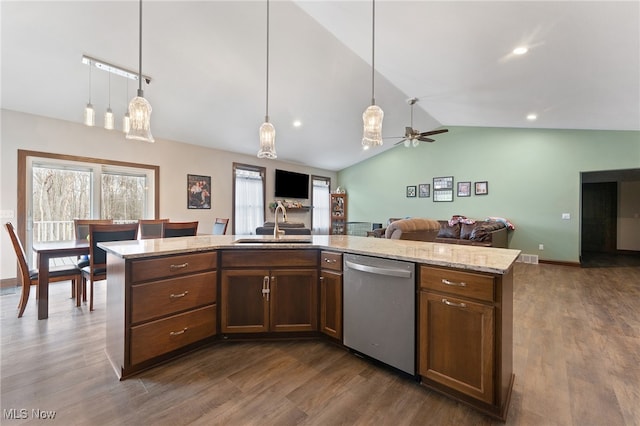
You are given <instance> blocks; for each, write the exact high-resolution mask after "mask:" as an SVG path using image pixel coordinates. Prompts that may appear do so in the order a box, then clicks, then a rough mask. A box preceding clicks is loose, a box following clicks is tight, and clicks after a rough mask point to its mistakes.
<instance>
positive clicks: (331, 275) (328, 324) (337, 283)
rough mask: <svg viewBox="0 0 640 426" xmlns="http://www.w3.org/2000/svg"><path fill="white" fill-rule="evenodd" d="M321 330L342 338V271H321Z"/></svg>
mask: <svg viewBox="0 0 640 426" xmlns="http://www.w3.org/2000/svg"><path fill="white" fill-rule="evenodd" d="M320 331H322V332H323V333H324V334H327V335H329V336H331V337H334V338H336V339H342V273H341V272H333V271H322V272H321V273H320Z"/></svg>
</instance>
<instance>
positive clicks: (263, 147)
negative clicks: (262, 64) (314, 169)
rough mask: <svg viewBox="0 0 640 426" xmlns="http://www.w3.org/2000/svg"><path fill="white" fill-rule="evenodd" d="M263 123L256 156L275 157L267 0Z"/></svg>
mask: <svg viewBox="0 0 640 426" xmlns="http://www.w3.org/2000/svg"><path fill="white" fill-rule="evenodd" d="M266 99H267V101H266V108H265V110H266V112H265V116H264V123H262V126H260V151H258V158H268V159H271V160H273V159H275V158H277V157H278V155H277V154H276V129H275V127H273V124H271V123H269V0H267V96H266Z"/></svg>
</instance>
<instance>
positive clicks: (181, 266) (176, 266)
mask: <svg viewBox="0 0 640 426" xmlns="http://www.w3.org/2000/svg"><path fill="white" fill-rule="evenodd" d="M187 266H189V262H184V263H182V264H180V265H171V266H169V270H171V271H178V270H180V269H184V268H186V267H187Z"/></svg>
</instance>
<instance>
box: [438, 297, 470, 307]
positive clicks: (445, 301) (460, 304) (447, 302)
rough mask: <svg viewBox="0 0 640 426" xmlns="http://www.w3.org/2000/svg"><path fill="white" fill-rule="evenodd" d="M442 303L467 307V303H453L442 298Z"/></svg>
mask: <svg viewBox="0 0 640 426" xmlns="http://www.w3.org/2000/svg"><path fill="white" fill-rule="evenodd" d="M442 303H444V304H445V305H449V306H455V307H456V308H466V307H467V304H466V303H453V302H449V301H448V300H447V299H442Z"/></svg>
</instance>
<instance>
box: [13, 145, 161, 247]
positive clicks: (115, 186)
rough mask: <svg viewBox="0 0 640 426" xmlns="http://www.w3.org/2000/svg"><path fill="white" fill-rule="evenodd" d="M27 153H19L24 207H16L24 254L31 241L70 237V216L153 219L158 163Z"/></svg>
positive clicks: (57, 239)
mask: <svg viewBox="0 0 640 426" xmlns="http://www.w3.org/2000/svg"><path fill="white" fill-rule="evenodd" d="M28 154H29V153H28V152H27V155H21V156H19V157H20V158H19V166H20V168H24V185H20V182H19V188H20V189H19V191H23V190H24V198H23V199H24V200H25V205H24V207H23V206H18V210H19V214H20V209H21V208H22V209H23V210H24V216H19V217H25V219H26V227H25V228H26V234H25V235H24V236H22V237H21V238H22V239H23V241H24V242H26V244H25V245H26V246H27V247H25V251H26V252H27V255H29V254H30V253H31V244H32V242H40V241H61V240H72V239H75V232H74V229H73V220H74V219H113V220H114V222H115V223H126V222H135V221H137V220H139V219H151V218H154V217H156V209H157V202H156V201H157V200H156V199H157V198H158V195H157V190H158V188H156V187H157V175H158V170H159V169H158V167H157V166H147V165H139V164H134V163H121V162H110V161H105V160H99V159H89V158H78V157H73V159H70V158H69V157H66V156H62V155H55V154H42V153H37V154H39V155H38V156H36V155H28ZM40 154H41V155H42V156H40ZM22 161H24V164H21V162H22ZM20 180H22V179H20Z"/></svg>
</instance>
